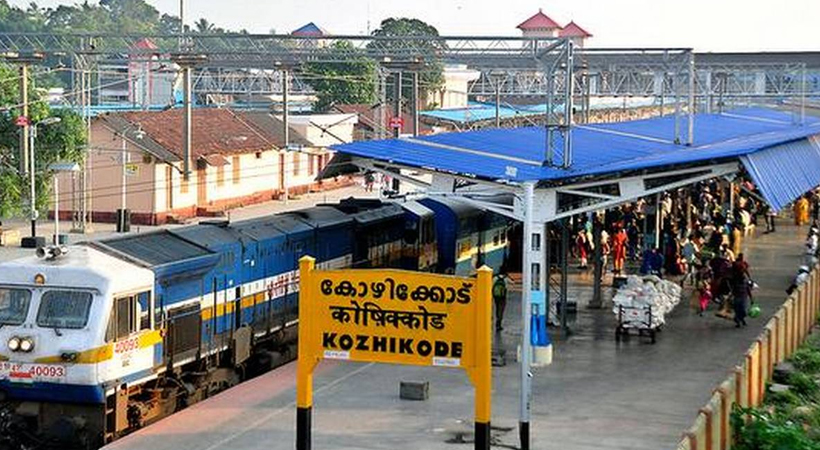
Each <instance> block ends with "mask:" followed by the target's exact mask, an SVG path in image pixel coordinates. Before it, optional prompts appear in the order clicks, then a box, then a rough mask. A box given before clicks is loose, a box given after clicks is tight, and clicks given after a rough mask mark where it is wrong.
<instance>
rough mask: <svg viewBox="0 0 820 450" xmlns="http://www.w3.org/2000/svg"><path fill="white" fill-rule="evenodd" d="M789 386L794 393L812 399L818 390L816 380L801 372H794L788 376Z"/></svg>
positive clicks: (819, 388)
mask: <svg viewBox="0 0 820 450" xmlns="http://www.w3.org/2000/svg"><path fill="white" fill-rule="evenodd" d="M789 386H791V390H792V391H794V393H795V394H797V395H800V396H802V397H804V398H806V399H812V398H814V396H815V395H816V394H817V393H818V391H820V387H818V386H817V382H816V381H815V380H814V379H813V378H812V377H811V376H809V375H807V374H805V373H803V372H795V373H793V374H791V375H790V376H789Z"/></svg>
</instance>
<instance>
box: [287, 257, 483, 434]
mask: <svg viewBox="0 0 820 450" xmlns="http://www.w3.org/2000/svg"><path fill="white" fill-rule="evenodd" d="M299 272H300V274H299V276H300V287H299V362H298V374H297V378H298V381H297V406H298V412H297V448H300V447H301V448H305V447H304V446H300V435H301V437H302V439H308V441H309V426H310V425H309V424H310V420H309V415H310V413H309V411H310V408H311V405H312V403H313V401H312V400H313V399H312V392H311V391H312V388H311V385H312V379H311V378H312V375H311V374H312V372H313V369H314V367H315V366H316V364H317V363H318V362H319V361H321V360H322V359H336V360H349V361H363V362H379V363H398V364H413V365H423V366H439V367H452V368H463V369H465V370H467V373H468V374H469V375H470V379H471V380H472V382H473V384H474V385H475V387H476V432H477V439H476V448H484V444H485V442H484V441H485V439H483V438H484V437H486V445H487V448H489V420H490V386H491V367H490V362H491V355H490V352H491V345H492V343H491V339H492V337H491V322H492V321H491V315H492V312H491V295H490V290H491V284H492V270H490V269H489V268H486V267H483V268H481V269H479V271H478V276H477V277H476V278H466V277H455V276H448V275H436V274H427V273H418V272H410V271H404V270H394V269H366V270H355V269H354V270H329V271H317V270H314V260H313V259H312V258H309V257H305V258H302V260H301V261H300V270H299ZM305 415H307V416H306V417H303V416H305ZM300 422H301V424H302V426H307V427H308V429H304V428H300ZM305 424H306V425H305ZM479 426H480V427H479ZM479 428H480V429H479ZM478 434H481V436H478ZM485 435H486V436H485ZM479 444H480V445H481V446H480V447H479ZM308 446H309V444H308Z"/></svg>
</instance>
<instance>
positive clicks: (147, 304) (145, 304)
mask: <svg viewBox="0 0 820 450" xmlns="http://www.w3.org/2000/svg"><path fill="white" fill-rule="evenodd" d="M137 304H138V305H139V320H140V331H142V330H150V329H151V293H150V292H140V293H139V294H137Z"/></svg>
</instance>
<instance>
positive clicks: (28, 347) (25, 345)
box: [20, 338, 34, 353]
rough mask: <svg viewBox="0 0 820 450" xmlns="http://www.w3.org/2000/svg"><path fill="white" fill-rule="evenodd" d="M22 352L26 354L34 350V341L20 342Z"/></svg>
mask: <svg viewBox="0 0 820 450" xmlns="http://www.w3.org/2000/svg"><path fill="white" fill-rule="evenodd" d="M20 350H21V351H24V352H26V353H28V352H30V351H32V350H34V341H32V340H31V338H23V339H22V340H21V341H20Z"/></svg>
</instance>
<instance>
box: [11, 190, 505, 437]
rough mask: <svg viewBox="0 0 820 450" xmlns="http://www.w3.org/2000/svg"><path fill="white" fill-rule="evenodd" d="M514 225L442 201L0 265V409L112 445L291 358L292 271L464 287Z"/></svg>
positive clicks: (309, 212)
mask: <svg viewBox="0 0 820 450" xmlns="http://www.w3.org/2000/svg"><path fill="white" fill-rule="evenodd" d="M509 226H510V223H509V222H508V221H507V220H506V219H503V218H500V217H499V216H497V215H494V214H491V213H485V212H482V211H480V210H478V209H476V208H473V207H471V206H469V205H467V204H466V203H462V202H459V201H456V200H452V199H444V200H437V199H423V200H421V201H408V202H404V203H387V202H381V201H377V200H356V199H348V200H343V201H342V202H340V203H338V204H327V205H318V206H315V207H312V208H308V209H304V210H299V211H293V212H288V213H283V214H277V215H272V216H268V217H264V218H259V219H254V220H248V221H242V222H234V223H229V222H227V221H214V222H205V223H201V224H199V225H195V226H189V227H182V228H176V229H169V230H163V231H157V232H151V233H144V234H134V235H127V236H124V237H117V238H112V239H107V240H103V241H97V242H88V243H84V244H80V245H76V246H72V247H69V248H50V249H47V250H45V251H43V250H41V253H43V254H41V255H40V256H41V257H35V256H31V257H28V258H24V259H21V260H18V261H13V262H9V263H4V264H0V342H2V343H3V346H2V348H0V396H2V398H3V399H4V400H5V401H6V402H7V404H12V405H14V406H15V414H16V416H15V418H16V420H22V421H25V423H26V427H27V429H29V430H37V431H38V433H41V434H44V435H52V436H53V435H58V437H60V438H67V437H72V438H76V439H77V440H79V441H80V442H81V443H84V444H86V445H92V446H93V445H97V444H100V443H103V442H108V441H111V440H114V439H116V438H117V437H118V436H120V435H122V434H124V433H127V432H128V431H130V430H133V429H136V428H139V427H142V426H144V425H146V424H148V423H151V422H152V421H155V420H157V419H159V418H161V417H164V416H167V415H169V414H171V413H173V412H174V411H176V410H177V409H179V408H181V407H184V406H187V405H189V404H192V403H195V402H197V401H199V400H201V399H203V398H206V397H208V396H209V395H212V394H213V393H215V392H218V391H220V390H222V389H225V388H227V387H230V386H232V385H234V384H236V383H238V382H240V381H241V380H242V379H244V378H246V377H248V376H251V375H252V374H253V373H255V372H259V371H262V370H268V369H270V368H272V367H275V366H277V365H280V364H282V363H284V362H287V361H289V360H291V359H293V358H294V357H295V345H294V344H295V327H294V326H293V325H295V323H296V318H297V296H298V272H297V267H298V261H299V258H301V257H302V256H304V255H311V256H314V257H315V258H316V259H317V265H318V266H319V267H322V268H347V267H355V268H367V267H397V268H398V267H401V268H406V269H411V270H423V271H439V272H454V273H458V274H469V273H471V272H472V271H474V270H475V268H476V267H477V265H478V264H488V265H491V266H493V267H494V268H495V269H498V268H499V266H500V265H501V264H502V263H503V260H504V254H505V252H506V247H507V243H508V240H507V238H506V237H507V235H508V234H507V233H508V228H509Z"/></svg>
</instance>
